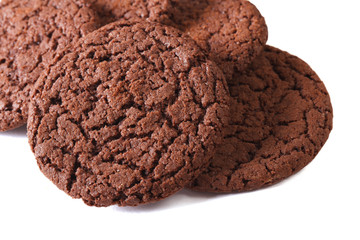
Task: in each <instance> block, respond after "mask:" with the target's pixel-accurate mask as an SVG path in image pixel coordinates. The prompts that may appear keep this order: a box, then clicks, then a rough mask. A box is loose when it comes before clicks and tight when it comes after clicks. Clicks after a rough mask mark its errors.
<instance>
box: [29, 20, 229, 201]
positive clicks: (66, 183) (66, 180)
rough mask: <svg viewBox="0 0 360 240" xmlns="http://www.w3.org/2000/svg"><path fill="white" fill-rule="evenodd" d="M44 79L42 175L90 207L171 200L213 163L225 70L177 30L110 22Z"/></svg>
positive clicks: (36, 137) (34, 121)
mask: <svg viewBox="0 0 360 240" xmlns="http://www.w3.org/2000/svg"><path fill="white" fill-rule="evenodd" d="M66 52H67V53H66V54H65V53H63V54H60V55H59V56H58V58H59V59H58V60H57V63H56V64H55V65H53V66H51V67H50V68H49V69H47V70H46V72H44V74H43V75H42V77H41V78H40V79H39V81H38V82H37V84H36V88H35V91H34V94H33V101H32V104H31V108H30V117H29V121H28V136H29V142H30V145H31V147H32V150H33V151H34V153H35V155H36V158H37V161H38V165H39V166H40V168H41V170H42V172H43V173H44V174H45V175H46V176H47V177H48V178H49V179H51V180H52V181H53V182H54V183H55V184H56V185H57V186H58V187H59V188H60V189H62V190H64V191H65V192H67V193H68V194H69V195H71V196H72V197H74V198H82V199H83V200H84V202H85V203H86V204H88V205H95V206H109V205H112V204H118V205H120V206H135V205H138V204H142V203H149V202H153V201H156V200H159V199H162V198H165V197H167V196H169V195H171V194H173V193H175V192H176V191H178V190H180V189H181V188H183V187H184V186H185V185H187V184H189V183H190V182H191V181H192V180H194V179H195V178H196V177H197V176H198V175H199V174H200V173H201V172H202V171H203V170H204V167H205V166H208V164H209V159H210V158H211V157H212V156H213V154H214V151H215V145H216V144H218V143H219V142H220V141H221V140H222V137H223V135H222V129H223V128H224V126H225V125H226V124H227V121H228V120H227V119H228V113H229V112H228V111H229V108H228V101H229V92H228V90H227V86H226V81H225V79H224V76H223V74H222V72H221V70H220V69H219V68H218V67H216V66H215V65H214V64H213V63H212V62H210V61H207V60H206V59H205V58H204V54H203V53H202V51H201V50H200V49H199V47H198V46H197V45H196V44H195V42H194V41H193V40H192V39H190V38H187V37H183V36H182V34H181V32H180V31H178V30H177V29H174V28H171V27H166V26H162V25H158V24H155V23H147V22H142V23H137V24H134V25H130V24H128V23H126V22H115V23H112V24H109V25H107V26H105V27H103V28H101V29H99V30H97V31H95V32H93V33H91V34H89V35H88V36H86V37H85V38H84V39H83V40H80V42H79V44H78V45H76V46H74V47H71V48H70V49H68V50H67V51H66Z"/></svg>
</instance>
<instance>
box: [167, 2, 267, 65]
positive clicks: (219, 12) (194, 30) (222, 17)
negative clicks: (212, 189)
mask: <svg viewBox="0 0 360 240" xmlns="http://www.w3.org/2000/svg"><path fill="white" fill-rule="evenodd" d="M168 1H169V4H168V5H169V6H168V7H167V8H168V16H169V20H170V22H168V24H170V25H173V26H175V27H177V28H179V29H181V30H182V31H184V32H185V33H187V34H188V35H190V36H191V37H192V38H193V39H194V40H195V41H196V42H197V44H198V45H199V46H200V47H201V48H202V49H204V50H206V52H207V53H208V55H209V57H210V59H212V60H214V61H215V62H217V63H218V64H219V65H220V66H221V67H222V68H224V72H229V71H230V69H232V67H233V66H235V68H236V69H238V70H240V71H241V70H244V69H245V68H246V67H247V66H248V65H249V64H250V63H251V62H252V61H253V60H254V59H255V58H256V57H257V56H258V55H259V54H260V53H261V52H262V50H263V47H264V45H265V44H266V41H267V36H268V32H267V26H266V23H265V20H264V18H263V17H262V16H261V14H260V12H259V11H258V10H257V8H256V7H255V6H254V5H253V4H251V3H250V2H248V1H246V0H198V1H193V0H168Z"/></svg>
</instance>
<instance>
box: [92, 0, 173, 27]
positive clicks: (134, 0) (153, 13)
mask: <svg viewBox="0 0 360 240" xmlns="http://www.w3.org/2000/svg"><path fill="white" fill-rule="evenodd" d="M91 1H92V2H93V8H94V9H96V11H97V12H98V13H99V15H100V16H101V17H102V19H103V24H107V23H111V22H114V21H116V20H128V21H141V20H148V21H151V22H159V23H162V22H164V21H163V19H164V18H166V10H167V6H168V4H167V0H91Z"/></svg>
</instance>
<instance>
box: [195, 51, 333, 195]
mask: <svg viewBox="0 0 360 240" xmlns="http://www.w3.org/2000/svg"><path fill="white" fill-rule="evenodd" d="M228 83H229V88H230V94H231V96H232V102H231V108H230V113H231V116H232V119H231V121H230V122H231V125H230V127H229V128H227V130H226V137H225V143H224V144H223V145H222V146H221V147H219V148H218V149H217V153H216V155H215V157H214V158H213V160H212V163H211V165H210V167H209V168H208V169H207V170H206V171H205V172H204V173H203V174H202V175H200V177H199V178H197V179H196V180H195V181H194V182H193V183H192V185H191V186H190V187H191V188H192V189H194V190H197V191H209V192H235V191H248V190H255V189H258V188H261V187H264V186H268V185H272V184H274V183H276V182H279V181H280V180H282V179H284V178H287V177H289V176H290V175H292V174H294V173H296V172H297V171H299V170H300V169H302V168H303V167H305V166H306V165H307V164H308V163H309V162H310V161H311V160H312V159H314V157H315V156H316V155H317V153H318V152H319V151H320V149H321V147H322V146H323V145H324V144H325V142H326V140H327V138H328V136H329V133H330V131H331V129H332V118H333V115H332V107H331V102H330V98H329V94H328V92H327V91H326V88H325V86H324V84H323V83H322V82H321V80H320V79H319V77H318V76H317V75H316V73H315V72H314V71H313V70H312V69H311V68H310V67H309V66H308V65H307V64H306V63H305V62H303V61H302V60H300V59H299V58H297V57H295V56H292V55H290V54H288V53H286V52H283V51H280V50H278V49H275V48H272V47H269V46H268V47H266V49H265V51H264V52H263V53H262V55H261V56H260V57H259V58H257V60H255V62H254V63H253V64H252V66H251V67H250V68H249V69H248V70H247V71H245V72H244V73H243V74H235V75H234V77H233V79H231V80H230V81H228Z"/></svg>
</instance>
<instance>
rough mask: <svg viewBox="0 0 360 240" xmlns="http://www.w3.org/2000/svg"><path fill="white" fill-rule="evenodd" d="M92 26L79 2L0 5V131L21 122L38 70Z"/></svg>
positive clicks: (9, 0) (35, 0)
mask: <svg viewBox="0 0 360 240" xmlns="http://www.w3.org/2000/svg"><path fill="white" fill-rule="evenodd" d="M97 22H98V18H97V15H96V12H95V11H93V10H91V9H90V8H89V7H88V6H87V4H85V3H84V2H83V1H81V0H62V1H58V0H47V1H43V0H3V1H2V2H1V3H0V131H6V130H10V129H13V128H16V127H19V126H21V125H23V124H25V123H26V120H27V115H28V102H29V95H30V90H31V88H32V86H33V84H34V82H35V81H36V80H37V79H38V77H39V75H40V73H41V72H42V70H43V69H44V66H45V65H46V64H47V63H48V62H50V61H51V60H52V59H53V58H54V56H55V52H56V51H57V50H59V49H63V48H64V47H65V46H66V45H68V44H69V43H70V42H75V41H77V40H78V39H79V38H80V37H82V36H84V35H86V34H87V33H89V32H91V31H93V30H95V29H96V28H97V27H98V23H97Z"/></svg>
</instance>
